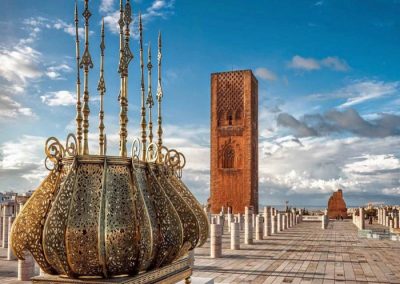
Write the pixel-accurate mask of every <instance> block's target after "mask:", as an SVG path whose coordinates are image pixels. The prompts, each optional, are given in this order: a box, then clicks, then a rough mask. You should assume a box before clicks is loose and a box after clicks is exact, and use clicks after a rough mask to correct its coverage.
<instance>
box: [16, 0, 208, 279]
mask: <svg viewBox="0 0 400 284" xmlns="http://www.w3.org/2000/svg"><path fill="white" fill-rule="evenodd" d="M122 7H123V6H122V1H121V2H120V10H121V15H120V22H119V23H120V28H121V30H120V31H121V34H120V35H121V36H120V67H121V66H123V69H120V71H121V72H120V73H121V89H120V101H121V115H120V143H121V144H120V154H121V155H120V156H117V157H115V156H107V155H106V151H107V139H106V135H105V134H104V121H103V119H104V105H103V104H104V102H103V96H104V93H105V91H106V88H105V80H104V49H105V44H104V22H103V24H102V32H101V39H102V40H101V44H100V51H101V58H100V60H101V64H100V80H99V83H98V91H99V93H100V98H101V101H100V113H99V118H100V122H99V130H100V133H99V146H100V151H99V155H89V148H88V126H89V122H88V115H89V106H88V100H89V93H88V72H89V68H91V67H92V66H93V65H92V60H91V57H90V54H89V49H88V46H89V42H88V21H89V18H90V16H91V13H90V11H89V8H88V0H85V10H84V12H83V16H84V18H85V52H84V54H83V56H82V60H81V62H80V63H79V39H78V33H77V32H76V36H77V43H76V49H77V65H79V66H78V67H81V68H84V98H83V100H84V102H83V119H82V120H80V119H79V117H80V118H82V117H81V116H80V113H81V110H80V81H79V68H78V76H77V118H76V120H77V136H78V139H77V138H76V137H75V135H74V134H69V135H68V136H67V139H66V142H65V143H62V142H60V141H59V140H58V139H57V138H55V137H50V138H49V139H47V141H46V143H45V154H46V159H45V165H46V168H47V169H48V170H49V174H48V176H47V177H46V178H45V179H44V181H43V182H42V184H41V185H40V186H39V187H38V188H37V189H36V191H35V192H34V194H33V195H32V197H31V198H30V199H29V201H28V202H27V204H26V205H25V206H24V208H23V209H22V211H21V212H20V214H19V215H18V217H17V219H16V220H15V221H14V224H13V226H12V230H11V246H12V248H13V250H14V252H15V255H16V256H17V257H18V258H20V259H22V258H23V256H24V253H25V252H24V251H26V250H28V251H30V252H31V253H32V255H33V257H34V258H35V260H36V261H37V263H38V264H39V265H40V267H41V268H42V269H43V270H44V271H45V272H46V273H48V274H54V275H63V276H67V277H70V278H79V277H82V278H85V277H97V278H111V277H114V276H122V275H130V276H133V275H138V274H139V275H143V274H142V273H141V272H144V271H157V270H158V269H160V271H162V269H161V268H164V267H171V268H170V269H172V267H175V268H176V269H177V270H176V272H177V273H178V272H179V270H178V267H180V268H179V269H182V267H181V266H179V265H176V266H175V265H171V263H175V264H178V263H180V262H181V261H182V258H181V257H183V256H186V255H187V254H188V252H189V251H190V250H192V249H193V248H195V247H196V246H198V245H201V244H203V243H204V242H205V240H206V238H207V236H208V223H207V217H206V215H205V214H204V212H203V210H202V207H201V206H200V204H199V203H198V202H197V200H196V199H195V198H194V196H193V195H192V194H191V193H190V191H189V189H188V188H187V187H186V186H185V185H184V184H183V182H182V181H181V179H180V177H181V176H182V169H183V168H184V166H185V164H186V159H185V157H184V155H183V154H182V153H180V152H178V151H177V150H174V149H168V148H166V147H165V146H163V145H162V137H161V136H162V126H161V99H162V96H163V94H162V89H161V35H160V36H159V54H158V71H159V74H158V87H157V101H158V108H159V109H158V119H157V120H158V124H159V125H158V131H157V133H158V135H159V137H158V141H157V143H156V142H154V141H152V140H153V137H152V128H151V125H150V123H151V122H152V119H151V115H152V114H151V108H152V106H153V104H154V102H153V99H152V91H151V68H152V66H151V49H150V47H149V62H148V65H147V68H148V71H149V90H148V97H147V101H146V104H147V106H148V107H149V110H150V111H149V115H150V117H149V143H147V137H146V117H145V115H146V109H145V101H144V82H143V80H144V79H143V46H142V44H143V43H142V20H141V17H139V31H140V57H141V60H140V63H141V91H142V94H141V95H142V96H141V101H142V108H144V110H143V109H142V111H141V118H142V121H141V126H142V133H141V137H140V138H136V139H135V140H133V143H132V150H131V157H127V154H126V139H127V131H126V126H127V122H128V119H127V107H128V106H127V90H128V85H127V81H128V80H127V79H128V64H129V61H130V60H131V59H128V60H127V58H130V56H129V52H130V50H129V38H130V33H129V25H130V23H131V21H132V19H131V6H130V2H129V1H127V2H126V5H125V12H124V11H123V8H122ZM75 14H76V15H77V6H75ZM75 23H76V30H78V20H77V16H76V18H75ZM127 54H128V56H127ZM124 56H125V58H124ZM126 56H127V57H126ZM121 62H122V63H121ZM124 64H125V65H124ZM82 121H83V144H81V140H80V139H82V129H81V123H82ZM150 134H151V135H150ZM169 265H171V266H169ZM175 268H174V269H175ZM168 271H169V272H168V273H173V272H174V271H173V270H171V271H170V270H168ZM163 273H166V272H165V271H164V272H163ZM150 274H151V273H150ZM150 274H149V275H150ZM154 275H155V274H154ZM152 277H153V276H152ZM154 277H155V276H154ZM154 277H153V278H154ZM149 281H150V280H149Z"/></svg>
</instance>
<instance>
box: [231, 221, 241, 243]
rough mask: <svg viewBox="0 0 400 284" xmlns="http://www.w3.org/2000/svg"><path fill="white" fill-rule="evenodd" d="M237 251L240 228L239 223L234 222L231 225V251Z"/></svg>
mask: <svg viewBox="0 0 400 284" xmlns="http://www.w3.org/2000/svg"><path fill="white" fill-rule="evenodd" d="M235 219H236V218H235ZM237 249H240V228H239V223H238V222H237V221H236V220H234V222H232V223H231V250H237Z"/></svg>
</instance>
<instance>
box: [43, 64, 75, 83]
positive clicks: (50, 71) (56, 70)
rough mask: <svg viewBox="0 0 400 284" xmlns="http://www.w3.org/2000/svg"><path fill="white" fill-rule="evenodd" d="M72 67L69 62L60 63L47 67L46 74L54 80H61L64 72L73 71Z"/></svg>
mask: <svg viewBox="0 0 400 284" xmlns="http://www.w3.org/2000/svg"><path fill="white" fill-rule="evenodd" d="M72 71H73V70H72V68H71V67H69V66H68V65H67V64H60V65H57V66H50V67H48V68H47V71H46V76H47V77H49V78H50V79H52V80H60V79H63V78H62V77H61V75H62V73H64V72H65V73H69V72H72Z"/></svg>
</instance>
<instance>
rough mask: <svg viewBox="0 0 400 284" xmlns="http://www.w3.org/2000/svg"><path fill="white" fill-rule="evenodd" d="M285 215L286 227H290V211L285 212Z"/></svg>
mask: <svg viewBox="0 0 400 284" xmlns="http://www.w3.org/2000/svg"><path fill="white" fill-rule="evenodd" d="M285 217H286V220H285V221H286V225H285V229H289V213H288V212H286V213H285Z"/></svg>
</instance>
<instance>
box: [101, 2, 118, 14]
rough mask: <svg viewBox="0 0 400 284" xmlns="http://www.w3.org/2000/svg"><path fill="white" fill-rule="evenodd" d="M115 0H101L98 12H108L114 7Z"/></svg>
mask: <svg viewBox="0 0 400 284" xmlns="http://www.w3.org/2000/svg"><path fill="white" fill-rule="evenodd" d="M114 2H115V0H101V4H100V12H110V11H111V10H112V8H113V6H114Z"/></svg>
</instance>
